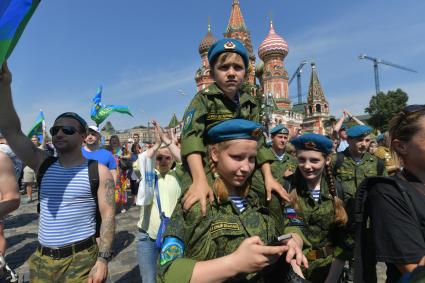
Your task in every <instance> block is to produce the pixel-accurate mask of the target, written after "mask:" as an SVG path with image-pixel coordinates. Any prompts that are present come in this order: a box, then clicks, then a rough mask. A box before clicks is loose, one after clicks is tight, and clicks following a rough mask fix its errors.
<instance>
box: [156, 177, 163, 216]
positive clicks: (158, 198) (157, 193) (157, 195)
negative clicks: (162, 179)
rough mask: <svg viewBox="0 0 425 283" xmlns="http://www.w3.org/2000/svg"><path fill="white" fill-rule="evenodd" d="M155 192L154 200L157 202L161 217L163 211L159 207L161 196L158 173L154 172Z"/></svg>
mask: <svg viewBox="0 0 425 283" xmlns="http://www.w3.org/2000/svg"><path fill="white" fill-rule="evenodd" d="M154 187H155V192H156V202H157V203H158V210H159V217H160V218H162V215H163V212H162V209H161V198H160V196H159V188H158V175H157V174H155V186H154Z"/></svg>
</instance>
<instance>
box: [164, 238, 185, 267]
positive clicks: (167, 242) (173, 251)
mask: <svg viewBox="0 0 425 283" xmlns="http://www.w3.org/2000/svg"><path fill="white" fill-rule="evenodd" d="M183 254H184V244H183V242H182V241H181V240H180V239H178V238H176V237H166V238H165V239H164V243H163V244H162V246H161V253H160V255H159V263H160V264H161V265H164V264H166V263H167V262H170V261H173V260H175V259H176V258H180V257H183Z"/></svg>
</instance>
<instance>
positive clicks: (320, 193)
mask: <svg viewBox="0 0 425 283" xmlns="http://www.w3.org/2000/svg"><path fill="white" fill-rule="evenodd" d="M291 143H292V144H293V145H294V146H295V148H296V157H297V159H298V167H297V169H296V171H295V173H294V174H293V175H292V176H290V177H289V179H287V180H285V182H287V184H284V187H285V188H287V190H288V193H289V196H290V200H291V201H290V205H289V206H288V207H286V208H285V213H286V216H287V221H288V225H289V226H290V227H293V228H294V229H295V228H297V229H301V231H302V238H303V240H304V250H303V252H304V254H305V255H306V257H307V259H308V261H309V263H308V264H309V268H308V269H307V270H303V273H304V275H305V277H306V278H307V279H308V280H310V281H312V282H313V283H314V282H337V281H338V279H339V277H340V275H341V272H342V270H343V267H344V262H345V260H347V259H348V258H347V257H348V255H347V254H346V253H345V251H344V248H343V246H344V244H343V243H344V238H345V237H344V235H345V233H346V229H345V226H346V223H347V213H346V211H345V209H344V203H343V191H344V190H343V188H342V186H341V184H340V183H337V181H336V180H335V179H334V177H333V175H332V170H331V168H332V167H331V164H330V163H331V162H330V161H331V159H330V154H331V153H332V141H331V140H330V139H328V138H326V137H324V136H322V135H318V134H305V135H303V136H300V137H298V138H296V139H294V140H292V141H291ZM287 230H289V231H290V228H287Z"/></svg>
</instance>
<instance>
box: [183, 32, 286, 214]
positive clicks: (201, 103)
mask: <svg viewBox="0 0 425 283" xmlns="http://www.w3.org/2000/svg"><path fill="white" fill-rule="evenodd" d="M208 60H209V63H210V67H211V75H212V77H213V78H214V80H215V83H214V84H211V85H210V86H209V87H208V88H206V89H204V90H201V91H200V92H198V93H197V94H196V95H195V97H194V98H193V99H192V101H191V103H190V104H189V106H188V107H187V109H186V112H185V114H184V126H183V131H182V153H181V154H182V157H183V161H184V162H185V164H186V165H187V166H186V171H190V175H191V177H192V178H190V176H189V174H188V173H189V172H185V173H181V174H180V178H181V180H182V189H183V190H185V189H187V188H188V187H189V190H188V191H187V192H186V194H185V195H184V198H183V201H184V208H185V209H189V208H190V207H191V206H192V205H193V204H194V203H196V202H197V201H200V203H201V211H202V214H204V215H205V207H206V197H207V196H208V198H209V200H210V201H212V200H213V198H214V196H213V193H212V190H211V188H210V187H209V185H208V181H210V180H211V174H207V173H206V172H209V169H210V168H209V162H208V160H207V159H206V146H205V140H204V138H205V133H206V131H207V130H208V129H209V128H211V127H212V126H214V125H216V124H217V123H218V122H220V121H223V120H228V119H232V118H241V119H247V120H251V121H259V120H260V117H259V106H258V105H257V103H256V101H255V99H254V97H252V96H251V95H250V94H248V93H246V92H244V89H246V86H243V83H244V79H245V77H246V74H247V73H248V72H247V71H246V70H247V69H248V66H249V58H248V52H247V50H246V48H245V47H244V46H243V44H242V43H241V42H239V41H238V40H235V39H231V38H224V39H222V40H219V41H217V42H216V43H214V44H213V45H212V46H211V48H210V49H209V51H208ZM262 144H264V138H263V141H262ZM273 159H274V157H273V155H272V154H271V152H270V151H267V150H266V148H265V147H264V146H261V147H260V149H259V152H258V157H257V163H258V165H260V166H261V169H262V172H263V175H264V179H265V184H266V188H267V190H268V191H269V192H270V191H271V190H276V191H277V193H278V194H279V195H280V196H281V197H282V198H286V194H285V193H284V191H283V189H282V186H281V185H279V183H277V182H276V181H275V180H274V178H273V176H272V174H271V170H270V164H269V163H268V161H272V160H273ZM192 180H193V183H192ZM269 197H270V193H268V198H269Z"/></svg>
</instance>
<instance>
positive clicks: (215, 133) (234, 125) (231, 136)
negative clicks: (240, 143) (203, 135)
mask: <svg viewBox="0 0 425 283" xmlns="http://www.w3.org/2000/svg"><path fill="white" fill-rule="evenodd" d="M262 133H263V132H262V126H261V124H259V123H257V122H253V121H249V120H244V119H229V120H225V121H223V122H220V123H219V124H217V125H215V126H213V127H212V128H211V129H209V131H208V133H207V143H208V144H215V143H219V142H222V141H227V140H237V139H248V140H258V138H259V137H260V136H261V135H262Z"/></svg>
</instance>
